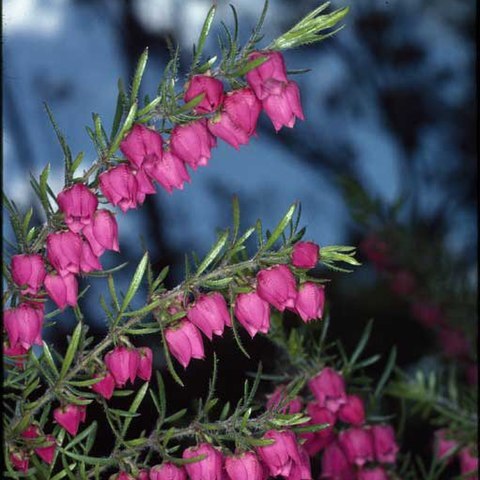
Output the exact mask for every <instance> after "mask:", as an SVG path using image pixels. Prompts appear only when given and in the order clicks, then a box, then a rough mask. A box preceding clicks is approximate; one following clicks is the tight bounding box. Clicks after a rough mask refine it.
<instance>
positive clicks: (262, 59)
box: [230, 56, 268, 77]
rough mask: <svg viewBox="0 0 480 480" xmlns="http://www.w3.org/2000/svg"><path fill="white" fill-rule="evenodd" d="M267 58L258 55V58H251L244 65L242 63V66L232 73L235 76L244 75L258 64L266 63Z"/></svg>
mask: <svg viewBox="0 0 480 480" xmlns="http://www.w3.org/2000/svg"><path fill="white" fill-rule="evenodd" d="M267 60H268V57H267V56H265V57H258V58H255V59H254V60H250V61H248V62H246V63H245V64H244V65H242V66H241V67H240V68H238V69H237V70H235V71H233V72H231V73H230V75H232V76H233V77H243V76H244V75H246V74H247V73H248V72H250V71H251V70H253V69H254V68H257V67H258V66H260V65H262V63H265V62H266V61H267Z"/></svg>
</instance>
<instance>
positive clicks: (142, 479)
mask: <svg viewBox="0 0 480 480" xmlns="http://www.w3.org/2000/svg"><path fill="white" fill-rule="evenodd" d="M149 478H150V476H149V475H148V470H146V469H145V468H143V469H142V470H140V471H139V472H138V475H137V479H136V480H149Z"/></svg>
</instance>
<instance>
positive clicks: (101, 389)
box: [92, 372, 115, 400]
mask: <svg viewBox="0 0 480 480" xmlns="http://www.w3.org/2000/svg"><path fill="white" fill-rule="evenodd" d="M100 377H103V378H102V380H100V381H99V382H97V383H95V384H93V385H92V390H93V391H94V392H95V393H98V394H99V395H101V396H102V397H103V398H106V399H107V400H110V399H111V398H112V395H113V392H114V390H115V378H114V377H113V375H112V374H111V373H110V372H106V373H105V374H102V375H99V374H96V375H94V377H93V378H100Z"/></svg>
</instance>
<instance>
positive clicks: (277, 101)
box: [262, 80, 305, 132]
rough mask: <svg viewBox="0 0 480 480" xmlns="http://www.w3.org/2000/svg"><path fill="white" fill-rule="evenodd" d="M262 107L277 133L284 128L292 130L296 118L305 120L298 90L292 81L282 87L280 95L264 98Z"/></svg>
mask: <svg viewBox="0 0 480 480" xmlns="http://www.w3.org/2000/svg"><path fill="white" fill-rule="evenodd" d="M262 105H263V108H264V110H265V113H266V114H267V115H268V117H269V118H270V120H271V121H272V123H273V127H274V128H275V130H276V131H277V132H278V131H279V130H280V129H281V128H282V127H284V126H285V127H289V128H293V126H294V125H295V119H296V118H299V119H300V120H305V117H304V115H303V109H302V103H301V101H300V90H299V89H298V85H297V83H296V82H294V81H293V80H291V81H289V82H288V83H287V84H286V85H285V86H283V89H282V91H281V93H279V94H277V95H269V96H268V97H266V98H265V99H264V100H263V101H262Z"/></svg>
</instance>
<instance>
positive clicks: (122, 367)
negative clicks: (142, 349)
mask: <svg viewBox="0 0 480 480" xmlns="http://www.w3.org/2000/svg"><path fill="white" fill-rule="evenodd" d="M139 364H140V354H139V353H138V352H137V350H136V349H135V348H128V347H123V346H120V347H116V348H114V349H113V350H112V351H111V352H108V353H107V354H106V355H105V365H106V366H107V368H108V370H109V372H110V373H111V374H112V375H113V378H114V379H115V384H116V386H117V387H120V388H122V387H124V386H125V384H126V383H127V380H129V379H130V382H132V383H133V382H134V381H135V377H136V376H137V370H138V365H139Z"/></svg>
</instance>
